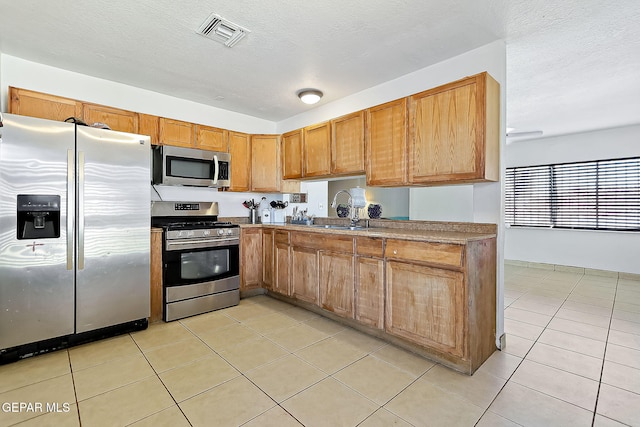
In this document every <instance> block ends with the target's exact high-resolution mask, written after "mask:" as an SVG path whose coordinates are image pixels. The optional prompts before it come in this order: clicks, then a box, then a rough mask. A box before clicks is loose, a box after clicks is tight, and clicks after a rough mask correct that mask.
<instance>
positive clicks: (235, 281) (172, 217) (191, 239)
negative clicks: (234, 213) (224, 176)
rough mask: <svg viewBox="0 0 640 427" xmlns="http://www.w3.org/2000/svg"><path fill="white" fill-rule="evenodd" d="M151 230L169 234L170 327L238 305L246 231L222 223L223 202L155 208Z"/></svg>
mask: <svg viewBox="0 0 640 427" xmlns="http://www.w3.org/2000/svg"><path fill="white" fill-rule="evenodd" d="M151 224H152V225H153V226H154V227H162V228H163V229H164V232H163V249H162V265H163V269H162V282H163V303H164V307H163V319H164V320H165V321H166V322H169V321H172V320H177V319H182V318H184V317H189V316H194V315H196V314H201V313H206V312H208V311H212V310H218V309H220V308H225V307H230V306H233V305H237V304H238V302H239V301H240V267H239V262H240V228H239V226H238V225H236V224H231V223H229V222H220V221H218V203H217V202H153V203H152V205H151Z"/></svg>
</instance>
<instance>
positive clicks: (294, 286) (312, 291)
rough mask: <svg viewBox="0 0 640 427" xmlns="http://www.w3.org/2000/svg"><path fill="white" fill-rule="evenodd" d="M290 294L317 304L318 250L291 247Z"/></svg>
mask: <svg viewBox="0 0 640 427" xmlns="http://www.w3.org/2000/svg"><path fill="white" fill-rule="evenodd" d="M291 294H292V295H293V296H294V297H295V298H298V299H300V300H303V301H307V302H310V303H312V304H316V305H317V304H318V251H317V250H315V249H309V248H300V247H296V246H292V247H291Z"/></svg>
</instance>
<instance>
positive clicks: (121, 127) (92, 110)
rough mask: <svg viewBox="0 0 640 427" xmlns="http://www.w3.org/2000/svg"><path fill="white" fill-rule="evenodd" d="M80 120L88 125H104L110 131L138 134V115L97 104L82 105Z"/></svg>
mask: <svg viewBox="0 0 640 427" xmlns="http://www.w3.org/2000/svg"><path fill="white" fill-rule="evenodd" d="M82 120H84V122H85V123H87V124H88V125H91V124H93V123H105V124H106V125H107V126H109V127H110V128H111V129H112V130H117V131H120V132H129V133H138V114H137V113H134V112H133V111H126V110H120V109H118V108H111V107H106V106H104V105H97V104H87V103H85V104H82Z"/></svg>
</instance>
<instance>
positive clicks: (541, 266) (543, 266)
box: [504, 259, 640, 281]
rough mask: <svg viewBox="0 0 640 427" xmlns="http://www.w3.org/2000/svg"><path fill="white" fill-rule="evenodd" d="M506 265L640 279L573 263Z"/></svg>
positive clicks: (511, 261)
mask: <svg viewBox="0 0 640 427" xmlns="http://www.w3.org/2000/svg"><path fill="white" fill-rule="evenodd" d="M504 263H505V265H513V266H517V267H528V268H538V269H541V270H553V271H562V272H565V273H575V274H585V275H587V276H599V277H612V278H617V279H625V280H636V281H640V274H635V273H624V272H618V271H609V270H598V269H594V268H584V267H574V266H571V265H560V264H547V263H542V262H529V261H519V260H510V259H505V260H504Z"/></svg>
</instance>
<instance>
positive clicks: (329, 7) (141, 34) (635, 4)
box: [0, 0, 640, 136]
mask: <svg viewBox="0 0 640 427" xmlns="http://www.w3.org/2000/svg"><path fill="white" fill-rule="evenodd" d="M552 3H553V4H552ZM211 12H215V13H217V14H219V15H221V16H222V17H224V18H226V19H228V20H230V21H233V22H235V23H237V24H239V25H241V26H243V27H245V28H248V29H249V30H250V31H251V33H250V34H249V35H248V36H247V37H245V38H244V39H243V40H241V41H240V42H239V43H238V44H237V45H236V46H235V47H233V48H231V49H229V48H227V47H225V46H223V45H221V44H218V43H216V42H213V41H211V40H209V39H206V38H204V37H202V36H199V35H198V34H196V33H195V30H196V29H197V28H198V27H199V26H200V24H201V23H202V22H203V21H204V20H205V18H207V16H208V15H209V14H210V13H211ZM638 22H640V2H639V1H637V0H619V1H615V2H614V1H597V0H583V1H579V0H569V1H564V2H550V1H542V0H531V1H526V0H513V1H509V0H450V1H447V2H443V1H440V0H437V1H436V0H384V1H382V0H375V1H372V0H368V1H363V0H359V1H348V2H345V1H338V0H324V1H322V2H304V3H301V2H299V1H296V0H263V1H260V2H255V1H247V0H237V1H233V2H219V1H218V2H216V1H205V0H192V1H189V2H175V1H169V0H154V1H130V0H88V1H83V2H77V1H71V0H58V1H42V0H21V1H19V2H18V1H15V0H0V52H2V53H6V54H9V55H13V56H17V57H21V58H24V59H28V60H31V61H35V62H40V63H43V64H48V65H52V66H55V67H59V68H63V69H68V70H72V71H76V72H79V73H83V74H87V75H92V76H96V77H101V78H104V79H108V80H112V81H117V82H121V83H126V84H129V85H133V86H137V87H141V88H145V89H149V90H153V91H156V92H160V93H164V94H168V95H172V96H176V97H179V98H184V99H189V100H193V101H196V102H200V103H203V104H208V105H213V106H216V107H219V108H224V109H227V110H231V111H236V112H240V113H245V114H249V115H252V116H256V117H260V118H264V119H267V120H272V121H280V120H283V119H286V118H289V117H291V116H294V115H296V114H299V113H301V112H304V111H306V110H308V109H309V108H312V107H309V106H305V105H303V104H301V103H300V102H299V101H298V99H297V98H296V96H295V93H296V91H297V90H299V89H301V88H305V87H316V88H319V89H321V90H322V91H324V93H325V96H324V98H323V100H322V101H321V102H322V103H327V102H330V101H332V100H336V99H340V98H342V97H345V96H347V95H350V94H353V93H356V92H358V91H361V90H363V89H366V88H369V87H372V86H375V85H377V84H380V83H382V82H385V81H388V80H391V79H394V78H396V77H399V76H402V75H404V74H407V73H410V72H412V71H415V70H418V69H420V68H424V67H426V66H428V65H431V64H434V63H436V62H439V61H442V60H444V59H446V58H449V57H452V56H455V55H458V54H460V53H463V52H466V51H468V50H471V49H474V48H476V47H479V46H482V45H484V44H487V43H490V42H492V41H494V40H498V39H504V40H506V43H507V121H508V123H507V125H508V126H510V127H513V128H516V130H517V131H525V130H538V129H540V130H543V131H544V132H545V136H548V135H554V134H561V133H568V132H576V131H583V130H591V129H597V128H603V127H612V126H620V125H625V124H632V123H639V122H640V77H639V75H640V73H639V72H638V70H640V44H639V43H640V26H639V25H637V23H638Z"/></svg>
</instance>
